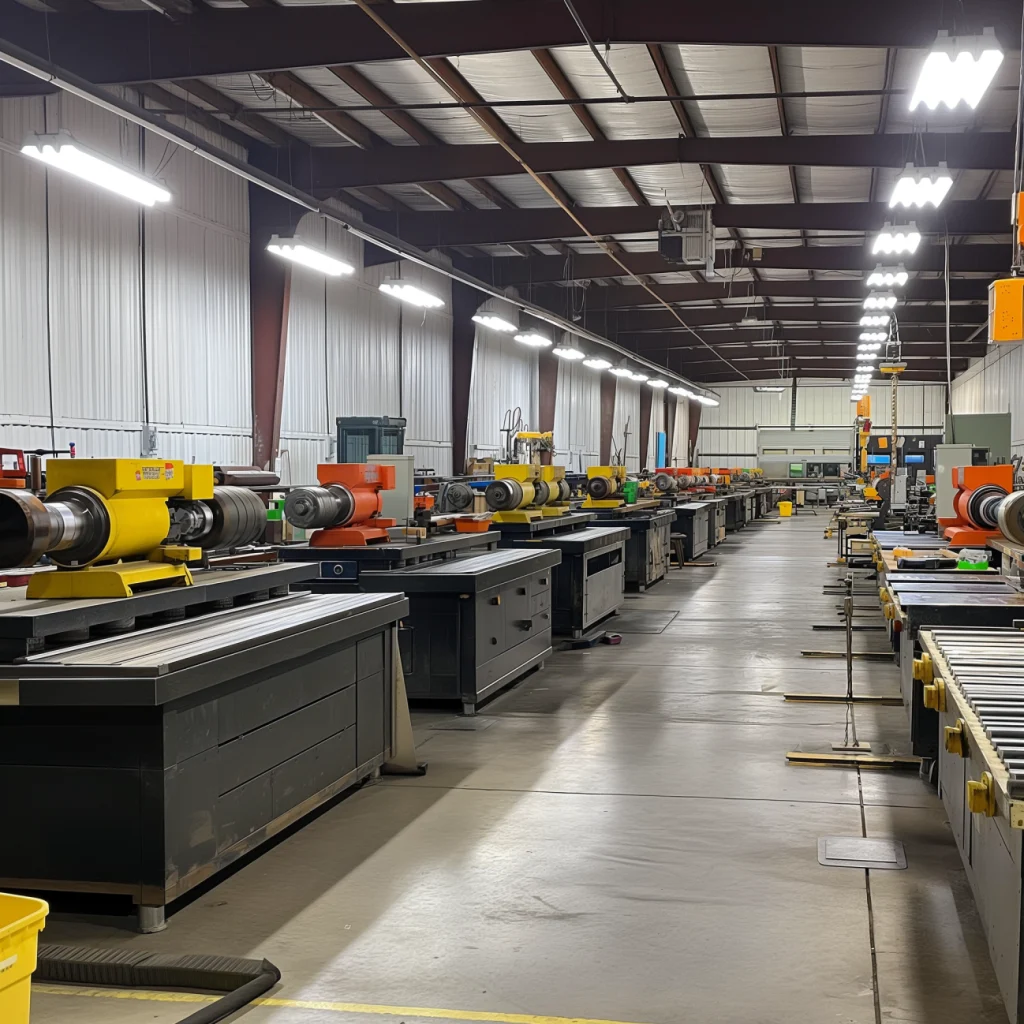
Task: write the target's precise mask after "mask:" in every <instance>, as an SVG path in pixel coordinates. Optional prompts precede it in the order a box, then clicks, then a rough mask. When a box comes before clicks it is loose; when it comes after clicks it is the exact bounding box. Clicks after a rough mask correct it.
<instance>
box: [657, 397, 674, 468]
mask: <svg viewBox="0 0 1024 1024" xmlns="http://www.w3.org/2000/svg"><path fill="white" fill-rule="evenodd" d="M678 408H679V399H678V398H676V397H675V395H673V396H672V397H671V398H669V397H668V395H666V396H665V465H666V466H672V465H674V463H673V461H672V460H673V458H674V457H675V441H676V410H677V409H678ZM654 468H655V469H658V468H660V467H658V466H655V467H654Z"/></svg>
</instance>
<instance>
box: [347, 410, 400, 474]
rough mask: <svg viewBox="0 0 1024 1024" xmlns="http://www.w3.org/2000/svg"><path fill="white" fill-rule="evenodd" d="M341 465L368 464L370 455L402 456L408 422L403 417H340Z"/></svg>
mask: <svg viewBox="0 0 1024 1024" xmlns="http://www.w3.org/2000/svg"><path fill="white" fill-rule="evenodd" d="M335 422H336V423H337V427H338V453H337V455H338V462H342V463H352V462H367V461H368V460H369V455H370V452H381V453H382V454H385V455H401V454H402V449H403V447H404V445H405V425H406V423H405V419H404V418H403V417H401V416H339V417H338V418H337V420H336V421H335Z"/></svg>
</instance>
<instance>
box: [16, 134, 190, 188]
mask: <svg viewBox="0 0 1024 1024" xmlns="http://www.w3.org/2000/svg"><path fill="white" fill-rule="evenodd" d="M21 152H22V153H23V154H24V155H25V156H28V157H31V158H32V159H33V160H41V161H42V162H43V163H44V164H49V165H50V167H53V168H55V169H56V170H58V171H66V172H67V173H68V174H73V175H74V176H75V177H76V178H81V179H82V180H83V181H88V182H90V183H91V184H93V185H98V186H99V187H100V188H105V189H106V190H107V191H108V192H115V193H117V195H119V196H124V197H125V198H126V199H133V200H134V201H135V202H137V203H142V205H143V206H155V205H156V204H157V203H169V202H170V201H171V193H170V192H168V191H167V189H165V188H164V187H163V186H162V185H158V184H157V183H156V182H155V181H152V180H151V179H150V178H147V177H144V176H143V175H141V174H138V173H137V172H136V171H133V170H130V169H129V168H127V167H125V166H124V165H123V164H120V163H117V162H116V161H114V160H110V159H108V158H107V157H105V156H101V155H100V154H99V153H94V152H93V151H92V150H90V149H87V148H86V147H85V146H83V145H82V144H81V143H80V142H78V141H77V140H76V139H75V137H74V136H73V135H71V134H70V133H69V132H55V133H54V134H51V135H30V136H29V137H28V138H27V139H25V141H24V143H23V144H22V147H21Z"/></svg>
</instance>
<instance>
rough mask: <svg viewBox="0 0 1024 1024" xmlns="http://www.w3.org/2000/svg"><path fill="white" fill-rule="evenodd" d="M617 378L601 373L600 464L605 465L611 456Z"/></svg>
mask: <svg viewBox="0 0 1024 1024" xmlns="http://www.w3.org/2000/svg"><path fill="white" fill-rule="evenodd" d="M617 381H618V378H617V377H616V376H615V375H614V374H611V373H602V374H601V465H602V466H607V465H608V461H609V459H611V457H612V425H613V424H614V422H615V385H616V383H617Z"/></svg>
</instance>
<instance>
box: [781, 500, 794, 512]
mask: <svg viewBox="0 0 1024 1024" xmlns="http://www.w3.org/2000/svg"><path fill="white" fill-rule="evenodd" d="M792 514H793V502H791V501H780V502H779V515H780V516H791V515H792Z"/></svg>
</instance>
